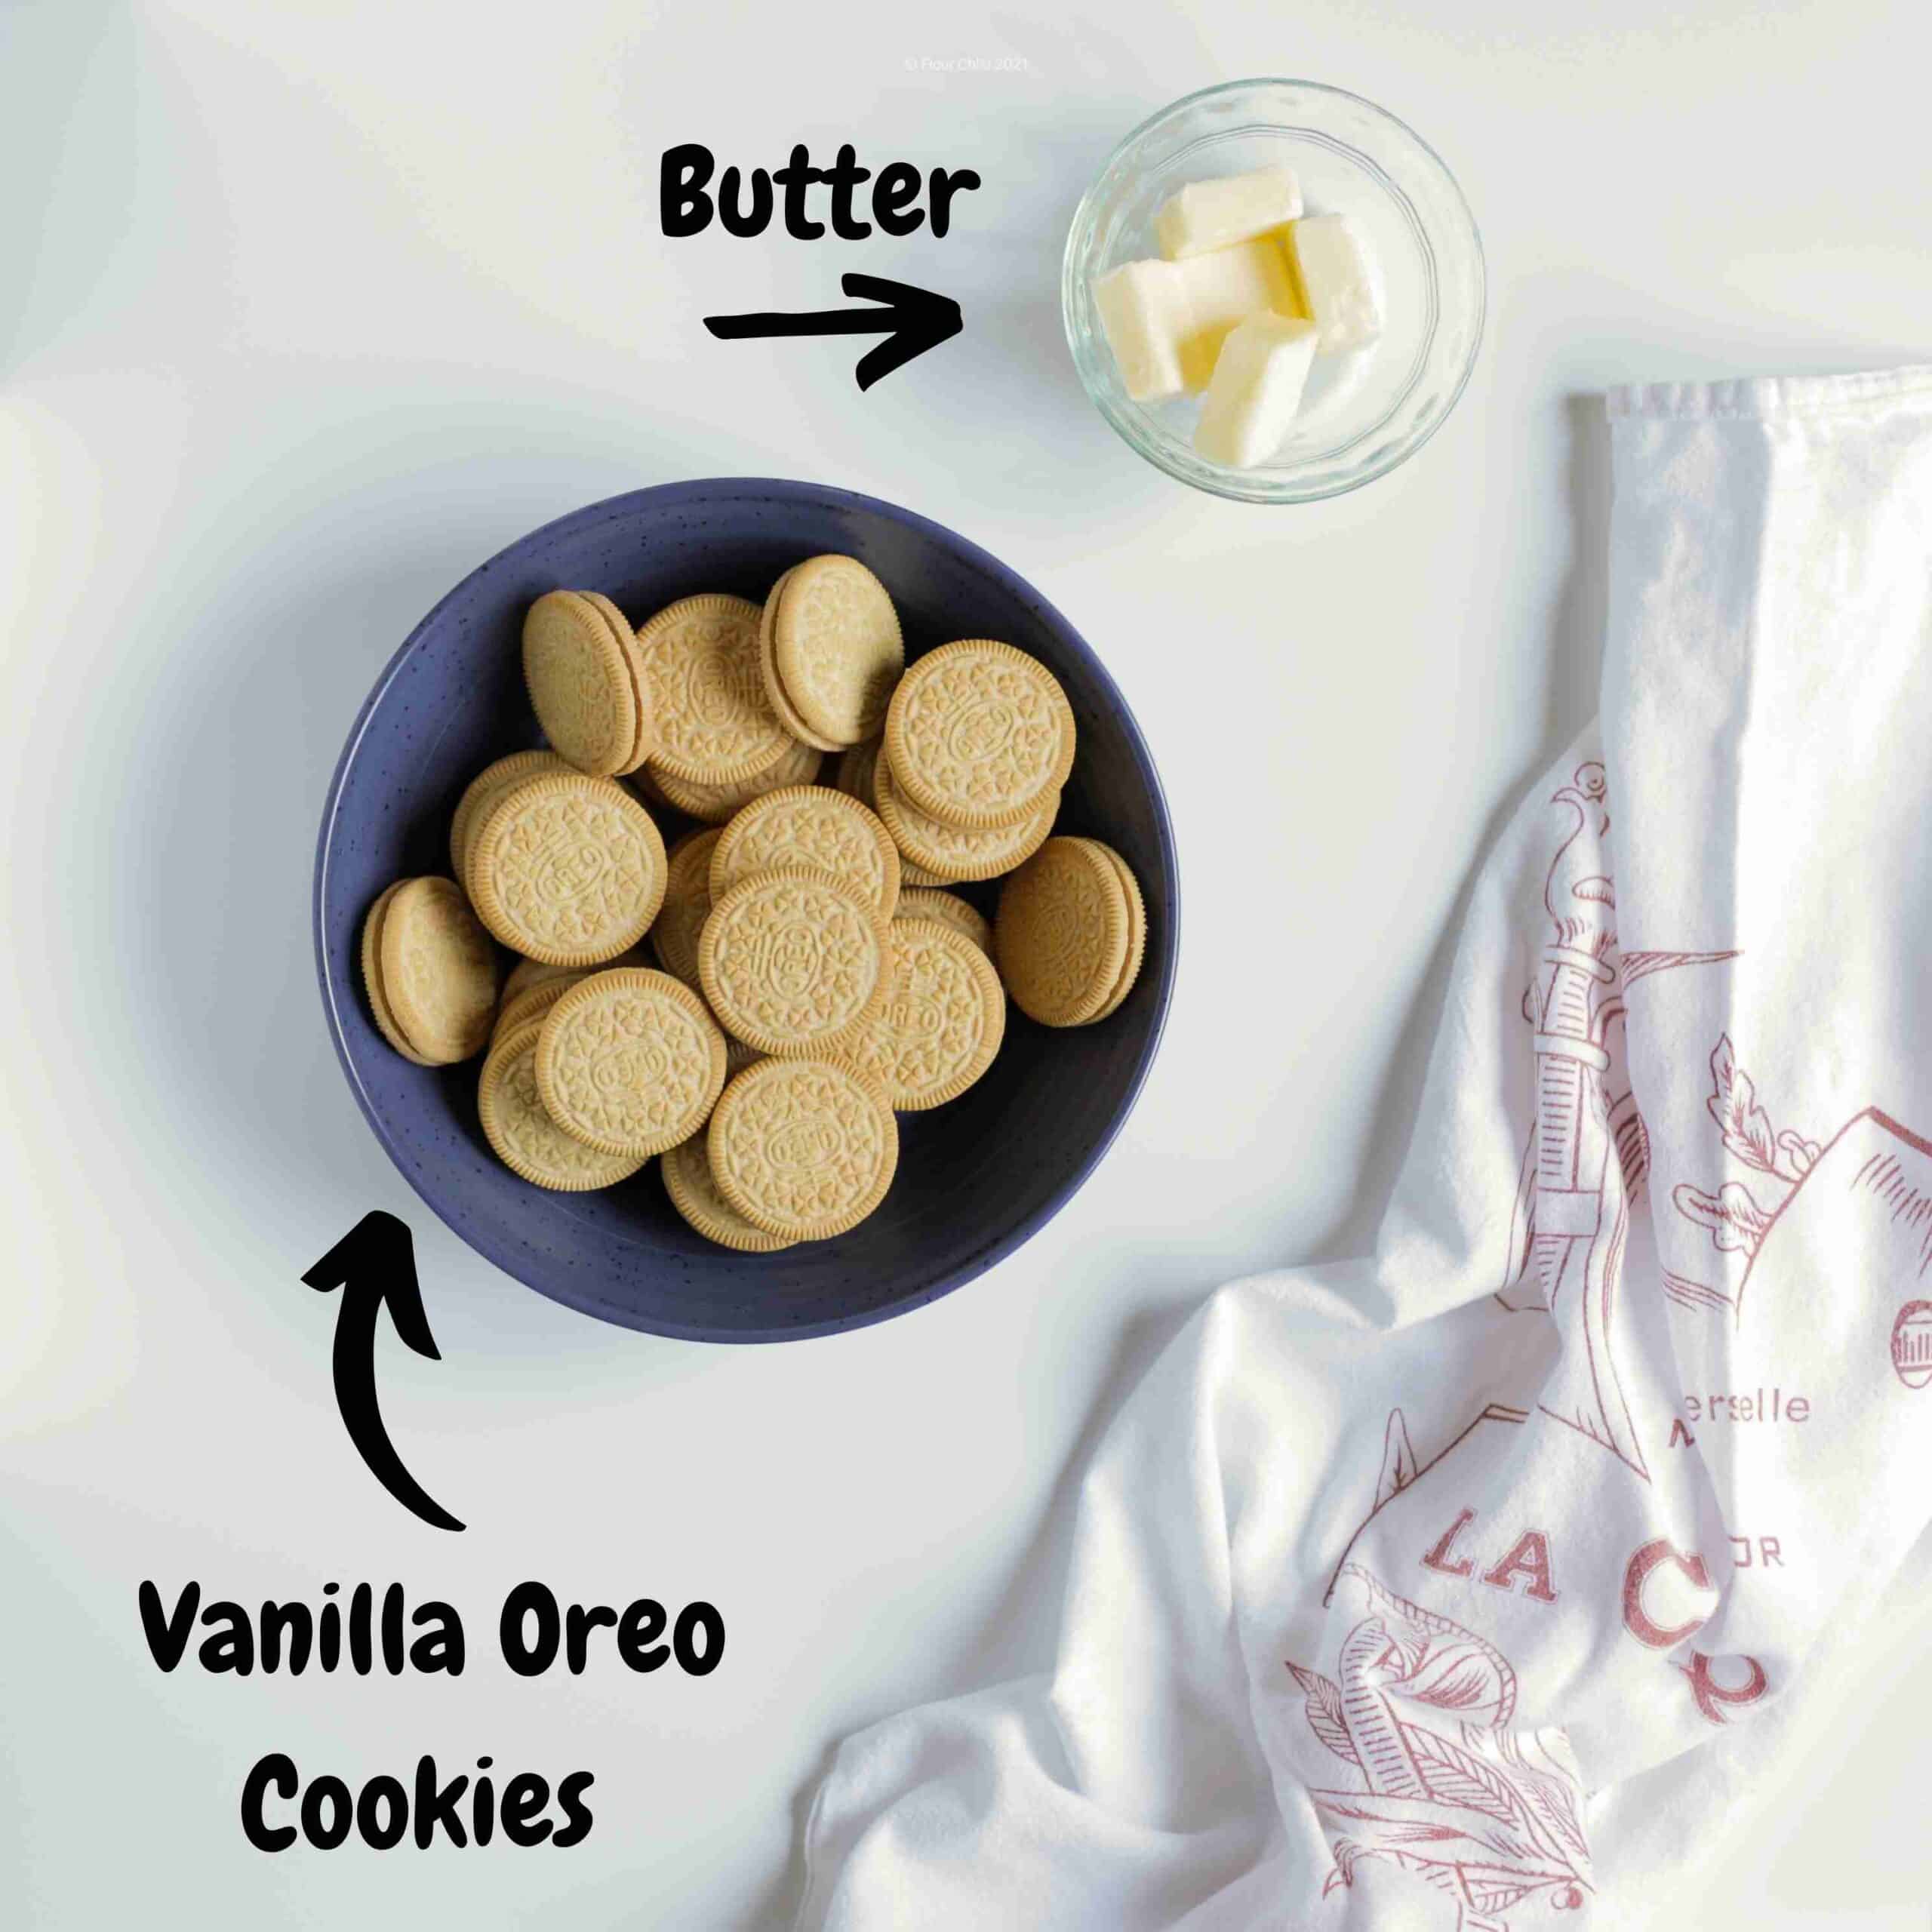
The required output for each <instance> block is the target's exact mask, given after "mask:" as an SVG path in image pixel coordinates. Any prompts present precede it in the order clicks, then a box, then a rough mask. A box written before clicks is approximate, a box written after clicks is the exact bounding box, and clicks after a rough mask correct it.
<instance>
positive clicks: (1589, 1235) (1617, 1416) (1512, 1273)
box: [1497, 760, 1736, 1481]
mask: <svg viewBox="0 0 1932 1932" xmlns="http://www.w3.org/2000/svg"><path fill="white" fill-rule="evenodd" d="M1605 795H1606V786H1605V784H1604V768H1603V767H1602V766H1601V764H1598V763H1597V762H1595V761H1594V760H1592V761H1590V762H1589V763H1587V764H1581V765H1579V766H1578V767H1577V771H1576V774H1575V776H1574V778H1573V779H1572V780H1571V783H1569V784H1567V785H1565V786H1562V787H1561V788H1560V789H1558V790H1557V791H1556V792H1553V793H1552V795H1551V798H1550V802H1551V803H1552V804H1555V805H1559V806H1561V807H1562V808H1564V811H1566V812H1567V814H1569V815H1570V817H1571V820H1572V823H1571V825H1570V826H1569V828H1568V832H1567V836H1566V837H1565V838H1564V839H1563V841H1562V842H1561V844H1559V845H1558V848H1557V850H1556V854H1555V857H1553V858H1552V860H1551V861H1550V866H1549V876H1548V878H1547V880H1546V883H1545V884H1544V888H1543V905H1544V908H1545V909H1546V911H1547V912H1549V917H1550V920H1551V922H1552V935H1551V937H1550V940H1549V942H1548V943H1546V945H1545V946H1544V947H1543V955H1542V961H1541V964H1540V968H1539V969H1538V971H1537V977H1536V978H1535V979H1534V980H1532V982H1531V984H1530V986H1529V988H1528V989H1527V992H1525V993H1524V996H1523V1017H1524V1019H1525V1020H1527V1021H1528V1022H1529V1024H1530V1027H1531V1033H1532V1036H1533V1042H1534V1051H1535V1054H1536V1074H1535V1081H1536V1117H1535V1121H1534V1125H1533V1126H1532V1128H1531V1134H1530V1141H1529V1146H1528V1147H1527V1149H1526V1150H1525V1151H1524V1155H1523V1170H1522V1177H1521V1180H1520V1182H1519V1183H1518V1186H1517V1192H1516V1211H1515V1220H1514V1223H1513V1225H1512V1229H1511V1232H1510V1241H1509V1261H1508V1264H1507V1266H1506V1269H1505V1270H1504V1279H1503V1287H1502V1288H1501V1289H1500V1291H1498V1295H1497V1298H1498V1300H1500V1301H1501V1302H1502V1303H1503V1306H1504V1307H1506V1308H1509V1309H1541V1310H1545V1311H1547V1312H1549V1315H1552V1317H1553V1318H1555V1321H1557V1323H1558V1325H1559V1326H1560V1327H1561V1328H1562V1330H1563V1331H1564V1350H1563V1355H1562V1358H1561V1361H1559V1362H1558V1365H1557V1367H1556V1368H1555V1371H1553V1372H1552V1375H1551V1377H1550V1380H1549V1384H1548V1385H1547V1386H1546V1389H1545V1390H1544V1392H1543V1401H1542V1402H1541V1404H1540V1407H1542V1408H1543V1411H1544V1412H1545V1413H1546V1414H1548V1415H1549V1416H1551V1417H1553V1418H1554V1419H1555V1420H1557V1421H1558V1422H1560V1423H1564V1424H1566V1425H1567V1426H1569V1427H1570V1428H1571V1429H1576V1430H1577V1431H1578V1432H1580V1433H1581V1434H1582V1435H1586V1436H1587V1437H1589V1439H1590V1440H1591V1441H1593V1442H1598V1443H1600V1444H1602V1446H1603V1447H1604V1448H1606V1449H1607V1450H1608V1451H1610V1452H1611V1454H1612V1455H1614V1456H1615V1457H1617V1460H1619V1461H1620V1462H1621V1463H1624V1464H1625V1465H1626V1466H1627V1467H1628V1468H1629V1469H1631V1470H1632V1472H1634V1473H1635V1474H1636V1475H1639V1476H1641V1477H1642V1478H1644V1481H1649V1479H1650V1471H1649V1468H1648V1466H1647V1464H1646V1463H1645V1461H1644V1451H1643V1448H1642V1446H1641V1444H1640V1443H1639V1442H1638V1439H1637V1431H1636V1427H1635V1423H1633V1422H1632V1419H1631V1414H1630V1405H1629V1402H1628V1401H1626V1398H1625V1396H1624V1393H1623V1378H1622V1376H1621V1374H1620V1372H1619V1370H1618V1367H1617V1358H1616V1354H1615V1350H1614V1345H1613V1340H1612V1336H1611V1326H1612V1321H1611V1317H1612V1311H1613V1309H1614V1305H1615V1302H1616V1297H1617V1287H1618V1283H1619V1280H1620V1276H1621V1275H1622V1272H1623V1244H1624V1238H1625V1235H1626V1232H1627V1230H1628V1229H1629V1218H1630V1204H1631V1201H1632V1198H1634V1197H1635V1195H1636V1194H1637V1192H1638V1189H1641V1186H1643V1183H1644V1176H1645V1174H1646V1172H1647V1168H1648V1166H1649V1161H1650V1149H1649V1146H1648V1143H1647V1140H1646V1139H1645V1137H1644V1124H1643V1121H1642V1120H1641V1118H1639V1116H1638V1112H1637V1106H1636V1102H1635V1099H1634V1098H1633V1097H1632V1094H1631V1092H1630V1082H1629V1077H1628V1075H1627V1074H1626V1072H1625V1071H1624V1067H1623V1026H1622V1024H1621V1023H1622V1020H1623V993H1624V989H1625V987H1626V986H1627V985H1629V984H1630V983H1633V982H1634V981H1635V980H1638V979H1641V978H1643V977H1646V976H1647V975H1648V974H1652V973H1656V972H1661V971H1665V970H1666V969H1668V968H1672V967H1677V966H1690V965H1700V964H1710V963H1712V962H1714V961H1720V960H1724V959H1730V958H1735V957H1736V955H1735V954H1734V953H1731V952H1643V953H1637V954H1633V955H1632V957H1631V958H1630V959H1629V961H1620V959H1619V958H1618V955H1617V892H1616V888H1615V887H1614V884H1612V882H1611V877H1610V875H1609V872H1608V871H1607V866H1608V857H1607V852H1606V850H1605V846H1604V835H1605V834H1606V833H1607V832H1608V830H1609V829H1610V814H1609V813H1608V811H1607V809H1606V808H1605V804H1604V798H1605Z"/></svg>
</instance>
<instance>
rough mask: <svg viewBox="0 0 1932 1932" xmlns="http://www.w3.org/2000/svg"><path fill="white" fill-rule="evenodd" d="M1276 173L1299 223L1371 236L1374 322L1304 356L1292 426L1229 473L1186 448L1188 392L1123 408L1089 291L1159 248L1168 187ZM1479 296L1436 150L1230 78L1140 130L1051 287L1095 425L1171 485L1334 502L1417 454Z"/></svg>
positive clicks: (1454, 375) (1475, 334)
mask: <svg viewBox="0 0 1932 1932" xmlns="http://www.w3.org/2000/svg"><path fill="white" fill-rule="evenodd" d="M1281 164H1286V165H1287V166H1288V167H1291V168H1293V169H1294V171H1295V173H1296V174H1297V176H1298V177H1300V182H1301V188H1302V198H1303V202H1304V203H1305V204H1306V208H1307V211H1308V212H1309V214H1346V215H1349V216H1352V217H1354V219H1355V220H1356V221H1357V222H1358V223H1360V224H1361V226H1362V227H1363V228H1364V229H1365V230H1366V232H1367V237H1368V240H1369V242H1370V245H1371V247H1372V248H1373V249H1374V253H1375V256H1376V258H1377V262H1378V263H1379V265H1380V269H1381V274H1382V278H1383V291H1384V297H1385V300H1386V320H1385V323H1384V327H1383V337H1382V340H1380V342H1378V343H1376V344H1375V346H1374V347H1373V348H1372V349H1367V350H1364V351H1361V352H1358V353H1356V354H1354V355H1324V356H1318V357H1317V358H1316V359H1315V373H1314V374H1313V375H1312V376H1311V377H1310V379H1309V388H1308V392H1307V395H1306V399H1305V401H1304V402H1303V408H1302V413H1301V415H1300V417H1299V418H1298V419H1297V423H1296V426H1295V429H1294V432H1293V434H1292V435H1291V436H1290V438H1289V439H1288V441H1287V442H1286V443H1284V445H1282V447H1281V451H1280V452H1279V453H1278V454H1277V456H1276V457H1275V458H1274V460H1272V462H1269V463H1264V464H1263V465H1261V466H1260V467H1258V468H1257V469H1229V468H1228V467H1227V466H1226V465H1225V464H1222V463H1211V462H1209V461H1208V460H1207V458H1206V457H1203V456H1201V455H1200V454H1198V452H1197V451H1195V448H1194V445H1193V441H1192V438H1193V435H1194V426H1195V422H1196V420H1198V417H1199V415H1200V413H1201V402H1200V398H1198V396H1192V395H1186V396H1177V397H1175V398H1173V399H1172V400H1171V401H1165V402H1158V403H1140V402H1135V401H1132V400H1131V398H1129V397H1128V393H1127V391H1126V389H1125V388H1124V386H1123V385H1122V383H1121V377H1120V370H1119V368H1118V365H1117V364H1116V363H1115V361H1114V355H1113V351H1112V349H1111V348H1110V347H1109V345H1108V342H1107V338H1106V331H1105V330H1104V329H1103V328H1102V327H1101V325H1100V315H1099V312H1098V311H1097V309H1096V307H1095V306H1094V281H1095V278H1097V277H1098V276H1100V275H1104V274H1106V272H1107V271H1108V270H1109V269H1112V268H1115V267H1118V266H1119V264H1120V263H1122V262H1128V261H1134V260H1139V259H1141V258H1143V257H1147V256H1150V255H1158V254H1159V253H1160V250H1159V249H1158V247H1157V246H1156V245H1155V240H1154V213H1155V210H1156V209H1157V208H1159V207H1160V205H1161V203H1162V202H1164V201H1165V200H1166V199H1167V198H1168V196H1169V195H1171V194H1173V193H1174V191H1175V190H1176V189H1178V188H1180V187H1183V186H1186V183H1189V182H1190V181H1199V180H1205V179H1206V178H1207V177H1210V176H1212V175H1219V174H1244V173H1246V172H1247V171H1248V170H1249V169H1251V168H1265V167H1269V166H1271V165H1281ZM1483 299H1484V284H1483V260H1482V238H1481V236H1480V235H1478V233H1477V232H1476V224H1475V217H1474V216H1473V215H1472V214H1470V212H1469V203H1468V202H1466V201H1465V200H1464V199H1463V192H1462V190H1461V189H1460V188H1458V187H1457V185H1456V182H1455V178H1454V176H1452V175H1451V174H1450V172H1449V171H1448V169H1447V168H1445V167H1444V165H1443V164H1442V161H1441V157H1440V156H1439V155H1437V153H1436V152H1435V149H1433V148H1432V147H1430V146H1429V144H1428V143H1426V142H1425V141H1424V140H1422V139H1421V137H1420V136H1418V135H1417V134H1414V133H1413V132H1412V131H1411V130H1410V129H1409V128H1407V127H1405V126H1404V125H1403V124H1402V123H1401V122H1400V121H1398V120H1397V119H1396V118H1395V116H1394V115H1392V114H1389V113H1386V112H1384V111H1383V109H1380V108H1379V107H1377V106H1374V105H1373V104H1372V103H1370V102H1368V101H1366V100H1362V99H1361V97H1359V96H1358V95H1355V94H1346V93H1344V92H1343V91H1342V90H1341V89H1340V88H1330V87H1323V86H1321V85H1319V84H1318V82H1314V81H1284V80H1253V81H1230V82H1227V83H1226V85H1223V86H1220V87H1214V88H1204V89H1203V90H1202V91H1201V92H1200V93H1199V94H1189V95H1188V96H1187V97H1186V99H1185V100H1177V101H1176V102H1175V103H1174V104H1173V105H1172V106H1170V107H1164V108H1163V109H1161V112H1159V113H1158V114H1156V115H1155V116H1154V117H1153V118H1152V120H1149V121H1143V122H1142V123H1141V125H1140V126H1139V127H1138V128H1135V129H1134V132H1133V133H1132V134H1129V135H1128V137H1127V139H1126V140H1124V141H1122V142H1121V144H1120V146H1118V147H1117V148H1116V149H1115V150H1114V152H1113V154H1112V157H1111V158H1109V161H1108V162H1107V165H1106V167H1105V168H1103V169H1102V170H1101V171H1100V179H1099V180H1097V181H1096V182H1095V183H1094V185H1093V186H1092V187H1091V188H1090V189H1088V192H1087V194H1086V196H1085V198H1084V199H1083V200H1082V201H1081V204H1080V206H1079V208H1078V209H1077V210H1076V211H1075V214H1074V217H1073V226H1072V229H1070V230H1069V232H1068V235H1067V238H1066V260H1065V263H1064V264H1063V268H1062V271H1061V277H1060V307H1061V312H1062V314H1063V317H1064V318H1065V321H1066V339H1067V343H1068V344H1069V346H1070V347H1071V348H1072V351H1073V361H1074V365H1075V368H1078V370H1079V371H1080V380H1081V382H1082V383H1084V385H1085V386H1086V389H1087V393H1088V395H1090V396H1091V397H1092V398H1093V399H1094V402H1095V404H1096V405H1097V406H1098V407H1099V409H1100V414H1102V415H1103V416H1104V417H1106V419H1107V420H1108V421H1109V423H1112V425H1113V426H1114V428H1115V429H1117V430H1118V432H1120V434H1121V436H1122V437H1123V438H1124V439H1125V440H1126V441H1128V443H1129V444H1130V445H1131V446H1132V447H1133V448H1135V449H1137V450H1138V451H1140V454H1142V455H1143V456H1144V457H1146V459H1147V460H1148V461H1149V463H1152V464H1154V465H1155V466H1156V467H1157V468H1158V469H1164V470H1165V471H1166V472H1167V473H1168V475H1170V476H1175V477H1178V478H1180V480H1181V481H1183V483H1191V484H1192V485H1194V487H1195V488H1196V489H1198V490H1207V491H1212V492H1213V493H1214V494H1215V495H1217V496H1220V497H1233V498H1235V499H1236V500H1239V501H1241V502H1244V503H1312V502H1313V501H1315V500H1317V499H1318V498H1320V497H1336V496H1340V494H1342V493H1343V491H1346V490H1355V489H1359V488H1361V485H1363V484H1364V483H1368V482H1372V481H1374V479H1375V478H1377V477H1378V476H1383V475H1387V473H1388V472H1389V471H1390V470H1392V469H1394V468H1395V466H1396V465H1397V464H1398V463H1401V462H1404V461H1405V460H1407V458H1408V457H1411V456H1413V455H1414V454H1415V452H1416V451H1417V450H1419V449H1420V448H1421V447H1422V446H1423V444H1424V443H1426V441H1428V440H1429V438H1430V436H1431V435H1433V434H1434V433H1435V430H1436V429H1437V428H1438V426H1440V425H1441V422H1442V420H1443V419H1444V417H1446V416H1447V414H1449V412H1450V411H1451V409H1453V408H1454V407H1455V405H1456V398H1457V397H1458V396H1460V395H1461V394H1462V392H1463V385H1464V384H1465V383H1466V382H1468V380H1469V371H1470V370H1471V369H1472V368H1473V367H1474V366H1475V358H1476V349H1477V346H1478V344H1479V343H1481V340H1482V322H1483Z"/></svg>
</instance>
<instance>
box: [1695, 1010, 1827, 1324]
mask: <svg viewBox="0 0 1932 1932" xmlns="http://www.w3.org/2000/svg"><path fill="white" fill-rule="evenodd" d="M1704 1108H1705V1111H1706V1112H1708V1113H1709V1115H1710V1117H1711V1118H1712V1120H1713V1121H1715V1122H1716V1123H1717V1128H1718V1134H1719V1135H1720V1137H1721V1139H1722V1140H1723V1143H1724V1151H1725V1152H1727V1153H1728V1154H1730V1155H1731V1156H1732V1157H1733V1158H1734V1159H1735V1160H1737V1161H1739V1162H1740V1163H1741V1164H1743V1166H1744V1167H1746V1168H1749V1170H1750V1171H1752V1173H1753V1174H1759V1175H1761V1176H1763V1177H1764V1179H1763V1180H1761V1181H1759V1182H1758V1183H1755V1189H1756V1190H1757V1191H1754V1187H1753V1185H1752V1183H1746V1182H1744V1181H1738V1180H1727V1181H1724V1182H1722V1183H1720V1184H1719V1186H1718V1191H1717V1192H1715V1194H1707V1193H1706V1192H1704V1191H1703V1189H1701V1188H1697V1187H1693V1186H1691V1185H1690V1183H1689V1182H1688V1181H1684V1182H1680V1183H1678V1185H1677V1186H1675V1187H1674V1188H1672V1189H1671V1191H1670V1198H1671V1200H1672V1202H1673V1203H1674V1204H1675V1207H1676V1209H1677V1211H1678V1213H1679V1214H1681V1215H1682V1216H1683V1217H1684V1219H1685V1220H1687V1221H1690V1222H1692V1223H1695V1225H1696V1226H1699V1227H1700V1228H1704V1229H1708V1230H1709V1233H1710V1237H1711V1244H1712V1246H1713V1247H1715V1248H1716V1250H1717V1251H1718V1253H1719V1254H1742V1255H1743V1256H1744V1257H1746V1262H1747V1264H1748V1263H1749V1260H1750V1259H1751V1257H1754V1256H1755V1254H1757V1252H1758V1247H1759V1244H1761V1242H1762V1241H1763V1240H1764V1232H1765V1230H1766V1229H1767V1228H1768V1227H1769V1226H1770V1224H1771V1221H1772V1219H1773V1217H1774V1215H1775V1214H1776V1213H1777V1208H1778V1207H1779V1206H1780V1205H1781V1204H1782V1203H1783V1200H1784V1199H1785V1198H1786V1190H1789V1189H1792V1188H1794V1187H1795V1186H1797V1185H1798V1183H1799V1182H1800V1181H1801V1180H1803V1179H1804V1177H1805V1176H1806V1175H1807V1174H1809V1173H1810V1171H1811V1168H1812V1165H1813V1164H1814V1162H1815V1161H1817V1158H1818V1152H1819V1149H1818V1143H1817V1141H1815V1140H1807V1139H1806V1138H1805V1137H1804V1135H1803V1134H1798V1133H1795V1132H1794V1131H1792V1130H1791V1129H1790V1128H1786V1129H1785V1130H1784V1131H1783V1132H1782V1133H1780V1131H1778V1130H1777V1128H1774V1126H1773V1125H1772V1124H1771V1117H1770V1115H1769V1114H1767V1112H1765V1111H1764V1107H1763V1106H1762V1105H1761V1103H1760V1102H1759V1100H1758V1087H1757V1083H1756V1081H1754V1080H1753V1079H1752V1078H1751V1076H1750V1075H1749V1074H1748V1073H1746V1072H1745V1070H1744V1069H1743V1067H1741V1066H1739V1065H1738V1063H1737V1052H1736V1051H1735V1049H1734V1048H1733V1047H1732V1045H1731V1044H1730V1035H1729V1034H1728V1033H1720V1034H1719V1035H1718V1043H1717V1044H1716V1046H1715V1047H1714V1048H1712V1050H1711V1091H1710V1093H1709V1096H1708V1097H1706V1100H1705V1102H1704ZM1766 1186H1770V1187H1771V1188H1774V1189H1777V1190H1778V1193H1777V1196H1776V1198H1774V1200H1773V1201H1772V1203H1771V1205H1770V1207H1766V1206H1765V1205H1764V1204H1763V1201H1761V1199H1760V1198H1759V1196H1760V1193H1761V1192H1762V1190H1763V1189H1764V1188H1765V1187H1766ZM1669 1285H1670V1284H1669V1280H1667V1281H1666V1292H1669ZM1686 1285H1687V1286H1692V1287H1694V1285H1695V1284H1686ZM1700 1298H1707V1299H1706V1305H1707V1306H1719V1305H1723V1306H1731V1302H1730V1297H1729V1296H1727V1295H1725V1294H1722V1293H1721V1291H1714V1290H1706V1291H1703V1297H1696V1296H1692V1295H1687V1294H1682V1293H1681V1292H1680V1293H1678V1294H1673V1295H1672V1300H1675V1301H1677V1302H1678V1303H1681V1305H1683V1306H1686V1307H1689V1306H1693V1305H1694V1303H1695V1301H1696V1300H1698V1299H1700Z"/></svg>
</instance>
